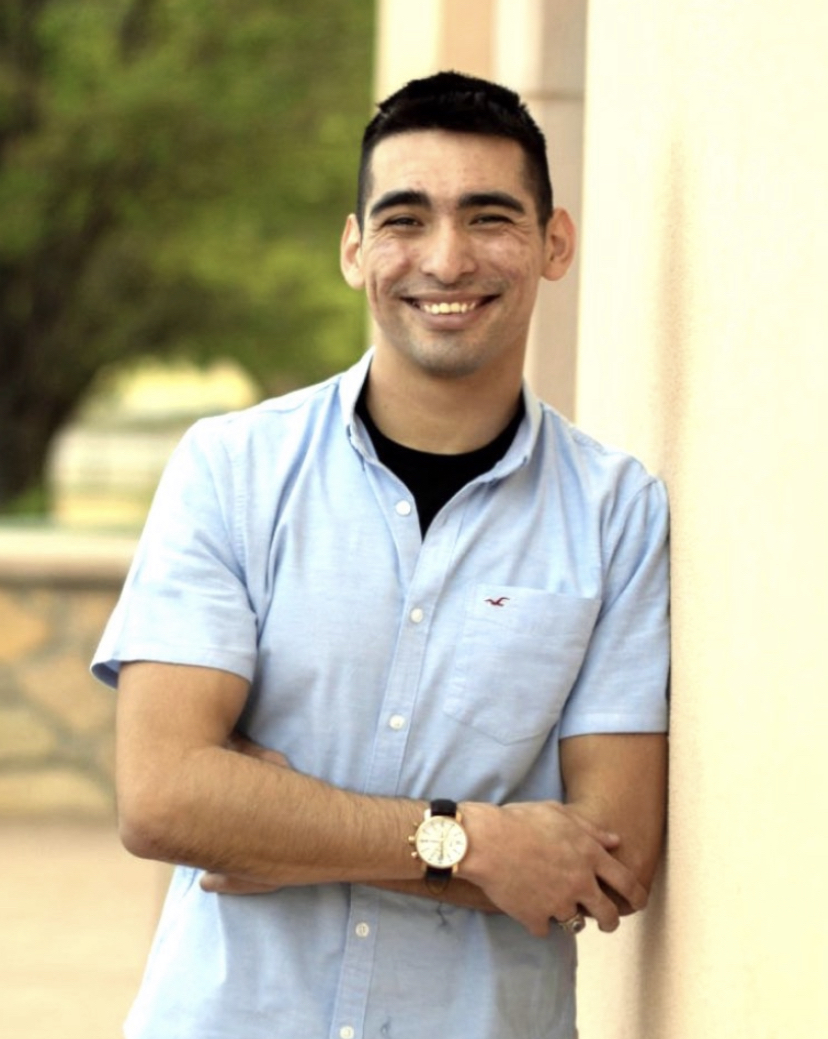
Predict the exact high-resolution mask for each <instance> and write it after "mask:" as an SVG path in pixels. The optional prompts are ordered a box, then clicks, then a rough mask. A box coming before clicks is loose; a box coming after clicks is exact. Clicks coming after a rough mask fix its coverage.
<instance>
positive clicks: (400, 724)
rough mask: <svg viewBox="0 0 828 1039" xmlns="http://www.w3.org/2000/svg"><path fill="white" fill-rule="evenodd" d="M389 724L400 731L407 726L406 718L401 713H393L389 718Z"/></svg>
mask: <svg viewBox="0 0 828 1039" xmlns="http://www.w3.org/2000/svg"><path fill="white" fill-rule="evenodd" d="M388 724H389V725H390V726H391V728H392V729H396V730H397V732H399V730H400V729H404V728H405V718H403V716H402V715H401V714H392V715H391V717H390V718H389V719H388Z"/></svg>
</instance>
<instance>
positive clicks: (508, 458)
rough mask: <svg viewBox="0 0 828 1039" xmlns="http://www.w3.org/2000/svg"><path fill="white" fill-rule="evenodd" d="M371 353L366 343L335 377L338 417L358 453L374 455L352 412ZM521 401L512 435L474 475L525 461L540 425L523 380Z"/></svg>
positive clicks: (491, 475) (499, 473)
mask: <svg viewBox="0 0 828 1039" xmlns="http://www.w3.org/2000/svg"><path fill="white" fill-rule="evenodd" d="M373 357H374V348H373V347H370V348H369V349H368V350H366V352H365V353H364V354H363V355H362V357H360V359H359V360H358V361H357V362H356V364H355V365H353V366H352V367H351V368H349V369H348V370H347V371H345V372H343V373H342V377H341V378H340V381H339V402H340V407H341V409H342V419H343V422H344V424H345V427H346V429H347V431H348V435H349V438H350V440H351V443H352V444H353V446H354V448H355V449H356V450H357V451H359V452H360V454H362V455H366V456H368V457H372V458H373V457H375V455H374V450H373V446H372V445H371V439H370V437H369V436H367V434H366V433H365V431H364V429H363V427H362V423H361V422H360V420H359V419H358V417H357V415H356V413H355V412H356V403H357V400H358V398H359V395H360V393H361V392H362V387H363V385H364V384H365V380H366V378H367V377H368V369H369V368H370V367H371V361H372V360H373ZM522 392H523V402H524V404H525V406H526V414H525V415H524V416H523V421H522V422H521V424H520V426H519V428H518V431H517V433H516V434H515V439H514V440H513V441H512V443H511V446H510V447H509V450H508V451H507V452H506V454H505V455H504V456H503V458H501V459H500V461H499V462H498V463H497V465H495V466H494V468H492V469H491V470H489V472H488V473H484V474H483V475H482V476H481V477H479V478H478V479H480V480H487V479H488V480H494V479H500V478H501V477H503V476H506V475H507V474H508V473H511V472H513V471H514V470H515V469H519V468H520V467H521V466H523V465H525V464H526V463H527V462H528V461H529V458H530V456H531V454H532V452H533V450H534V447H535V444H536V443H537V439H538V434H539V432H540V426H541V415H542V405H541V403H540V401H539V400H538V398H537V397H536V396H535V394H534V393H533V392H532V390H531V389H530V388H529V386H528V385H527V383H526V380H525V379H524V380H523V387H522Z"/></svg>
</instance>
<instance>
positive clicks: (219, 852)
mask: <svg viewBox="0 0 828 1039" xmlns="http://www.w3.org/2000/svg"><path fill="white" fill-rule="evenodd" d="M247 692H248V685H247V683H246V682H245V681H244V680H243V679H242V678H240V677H238V676H236V675H232V674H229V673H228V672H224V671H218V670H213V669H209V668H199V667H185V666H181V665H173V664H157V663H150V662H136V663H131V664H126V665H124V666H123V668H122V670H121V677H120V681H119V697H118V724H117V759H118V766H117V787H118V808H119V819H120V827H121V836H122V839H123V841H124V844H125V845H126V847H127V848H128V849H129V850H130V851H131V852H133V853H134V854H136V855H139V856H142V857H145V858H154V859H160V860H162V861H168V862H177V863H183V864H186V865H191V866H196V867H198V868H200V869H203V870H205V871H206V874H207V876H206V879H205V881H204V885H205V886H207V887H210V888H211V889H212V890H216V891H255V890H272V889H274V888H278V887H283V886H290V885H301V884H322V883H331V882H352V883H366V884H375V885H377V886H380V887H385V888H391V889H393V890H397V891H403V892H408V893H411V894H417V895H421V896H428V892H427V890H426V888H425V886H424V884H423V882H422V876H421V872H420V868H419V866H418V864H417V863H416V862H415V861H414V860H413V859H412V858H411V854H410V846H409V845H408V843H407V840H406V838H407V837H408V835H409V834H411V833H413V831H414V829H415V827H416V825H417V824H418V823H419V822H420V820H421V819H422V815H423V810H424V808H425V807H426V803H425V802H424V801H417V800H409V799H405V798H383V797H371V796H366V795H362V794H356V793H353V792H350V791H347V790H342V789H340V788H337V787H334V786H331V785H329V784H327V783H324V782H323V781H321V780H319V779H316V778H314V777H313V776H308V775H304V774H302V773H300V772H297V771H295V770H293V769H292V768H290V767H289V765H288V764H287V763H286V762H285V761H284V759H281V758H280V757H279V755H275V754H272V753H269V752H265V751H261V750H257V749H256V748H255V747H252V746H250V745H241V744H239V743H235V744H234V743H233V741H232V734H233V731H234V729H235V726H236V723H237V721H238V718H239V715H240V713H241V711H242V708H243V706H244V703H245V700H246V697H247ZM561 763H562V769H563V774H564V781H565V785H566V788H567V803H566V804H560V803H558V802H553V801H544V802H532V803H520V804H509V805H505V806H502V807H499V806H496V805H490V804H483V803H478V802H464V803H463V804H462V809H463V813H464V820H465V824H466V829H467V831H468V833H469V842H470V850H469V853H468V854H467V856H466V858H465V859H464V861H463V863H462V864H461V867H460V871H459V873H458V879H457V880H454V881H452V883H451V884H450V885H449V888H448V889H447V890H446V891H445V892H444V893H442V894H441V895H440V898H441V900H443V901H453V902H455V903H457V904H460V905H466V906H469V907H471V908H477V909H480V910H482V911H488V912H496V911H500V912H504V913H507V914H508V915H509V916H512V917H513V918H514V919H515V920H518V921H519V922H520V923H521V924H523V925H524V926H525V927H526V928H527V929H528V930H529V931H530V932H531V933H532V934H536V935H544V934H546V933H547V931H548V928H549V921H550V919H552V918H554V919H559V920H563V919H567V918H568V917H571V916H572V915H574V913H575V912H576V911H577V910H578V909H579V907H580V908H582V909H583V910H585V911H586V912H587V913H588V914H590V915H591V916H593V917H595V919H596V920H597V922H598V925H599V926H600V927H601V929H602V930H607V931H609V930H613V929H614V928H615V927H617V925H618V919H619V915H620V914H621V913H624V912H631V911H634V910H637V909H641V908H643V906H644V905H645V904H646V900H647V891H648V888H649V885H650V882H651V880H652V876H653V873H654V871H655V867H656V864H657V860H658V855H659V851H660V847H661V840H662V831H663V825H664V800H665V775H666V740H665V738H664V737H663V736H661V735H640V734H636V735H612V736H581V737H574V738H571V739H567V740H564V741H563V743H562V745H561Z"/></svg>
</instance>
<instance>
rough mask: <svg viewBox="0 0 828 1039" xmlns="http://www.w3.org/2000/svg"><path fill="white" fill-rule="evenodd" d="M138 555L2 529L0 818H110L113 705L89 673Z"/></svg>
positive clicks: (79, 539) (125, 544) (116, 540)
mask: <svg viewBox="0 0 828 1039" xmlns="http://www.w3.org/2000/svg"><path fill="white" fill-rule="evenodd" d="M133 548H134V539H133V538H131V537H130V536H127V535H121V536H94V535H91V534H85V535H78V534H74V535H73V534H63V533H57V532H55V531H50V530H43V531H31V530H29V531H25V530H3V531H0V817H10V816H16V817H20V816H55V815H62V816H66V815H76V816H85V817H103V816H111V815H112V812H113V808H114V787H113V757H114V755H113V742H114V741H113V720H114V708H115V697H114V695H113V693H112V692H111V691H109V690H108V689H106V688H105V687H103V686H101V685H99V684H98V683H97V682H95V680H94V679H93V678H92V677H91V676H90V674H89V670H88V668H89V660H90V657H91V655H92V652H93V651H94V648H95V646H96V644H97V641H98V639H99V637H100V633H101V630H102V629H103V626H104V624H105V623H106V619H107V617H108V616H109V614H110V612H111V610H112V608H113V606H114V604H115V601H116V599H117V596H118V591H119V589H120V586H121V584H122V582H123V578H124V576H125V574H126V570H127V567H128V565H129V559H130V558H131V555H132V551H133Z"/></svg>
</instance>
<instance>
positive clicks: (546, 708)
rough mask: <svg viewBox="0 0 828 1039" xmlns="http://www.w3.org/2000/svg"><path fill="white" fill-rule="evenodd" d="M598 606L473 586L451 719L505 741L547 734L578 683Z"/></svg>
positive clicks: (451, 691) (532, 591) (449, 703)
mask: <svg viewBox="0 0 828 1039" xmlns="http://www.w3.org/2000/svg"><path fill="white" fill-rule="evenodd" d="M600 606H601V602H600V600H599V599H583V598H580V597H578V596H574V595H553V594H552V593H551V592H545V591H539V590H538V589H536V588H518V587H513V586H505V585H499V586H497V587H492V586H491V585H484V584H478V585H474V586H473V587H472V588H471V589H470V592H469V595H468V598H467V602H466V612H465V617H464V619H463V624H462V629H461V635H460V642H459V645H458V647H457V650H456V654H455V661H456V662H455V668H454V672H453V674H452V677H451V679H450V682H449V688H448V692H447V696H446V699H445V700H444V703H443V709H444V710H445V712H446V714H448V715H450V716H451V717H452V718H455V719H456V720H457V721H460V722H463V723H464V724H465V725H470V726H472V727H473V728H475V729H478V730H480V731H481V732H484V733H486V734H487V735H489V736H491V737H493V738H494V739H496V740H498V741H499V742H500V743H516V742H518V741H520V740H527V739H533V738H536V737H538V736H540V735H546V734H547V733H548V732H550V731H551V729H552V728H553V726H554V725H555V723H556V722H557V720H558V718H559V717H560V714H561V711H562V709H563V705H564V703H565V701H566V698H567V696H568V695H569V691H570V689H571V688H572V686H573V684H574V682H575V679H576V678H577V677H578V672H579V671H580V669H581V664H582V663H583V660H584V656H585V654H586V650H587V646H588V645H589V640H590V636H591V634H592V629H593V627H594V626H595V619H596V617H597V616H598V610H599V609H600Z"/></svg>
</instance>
